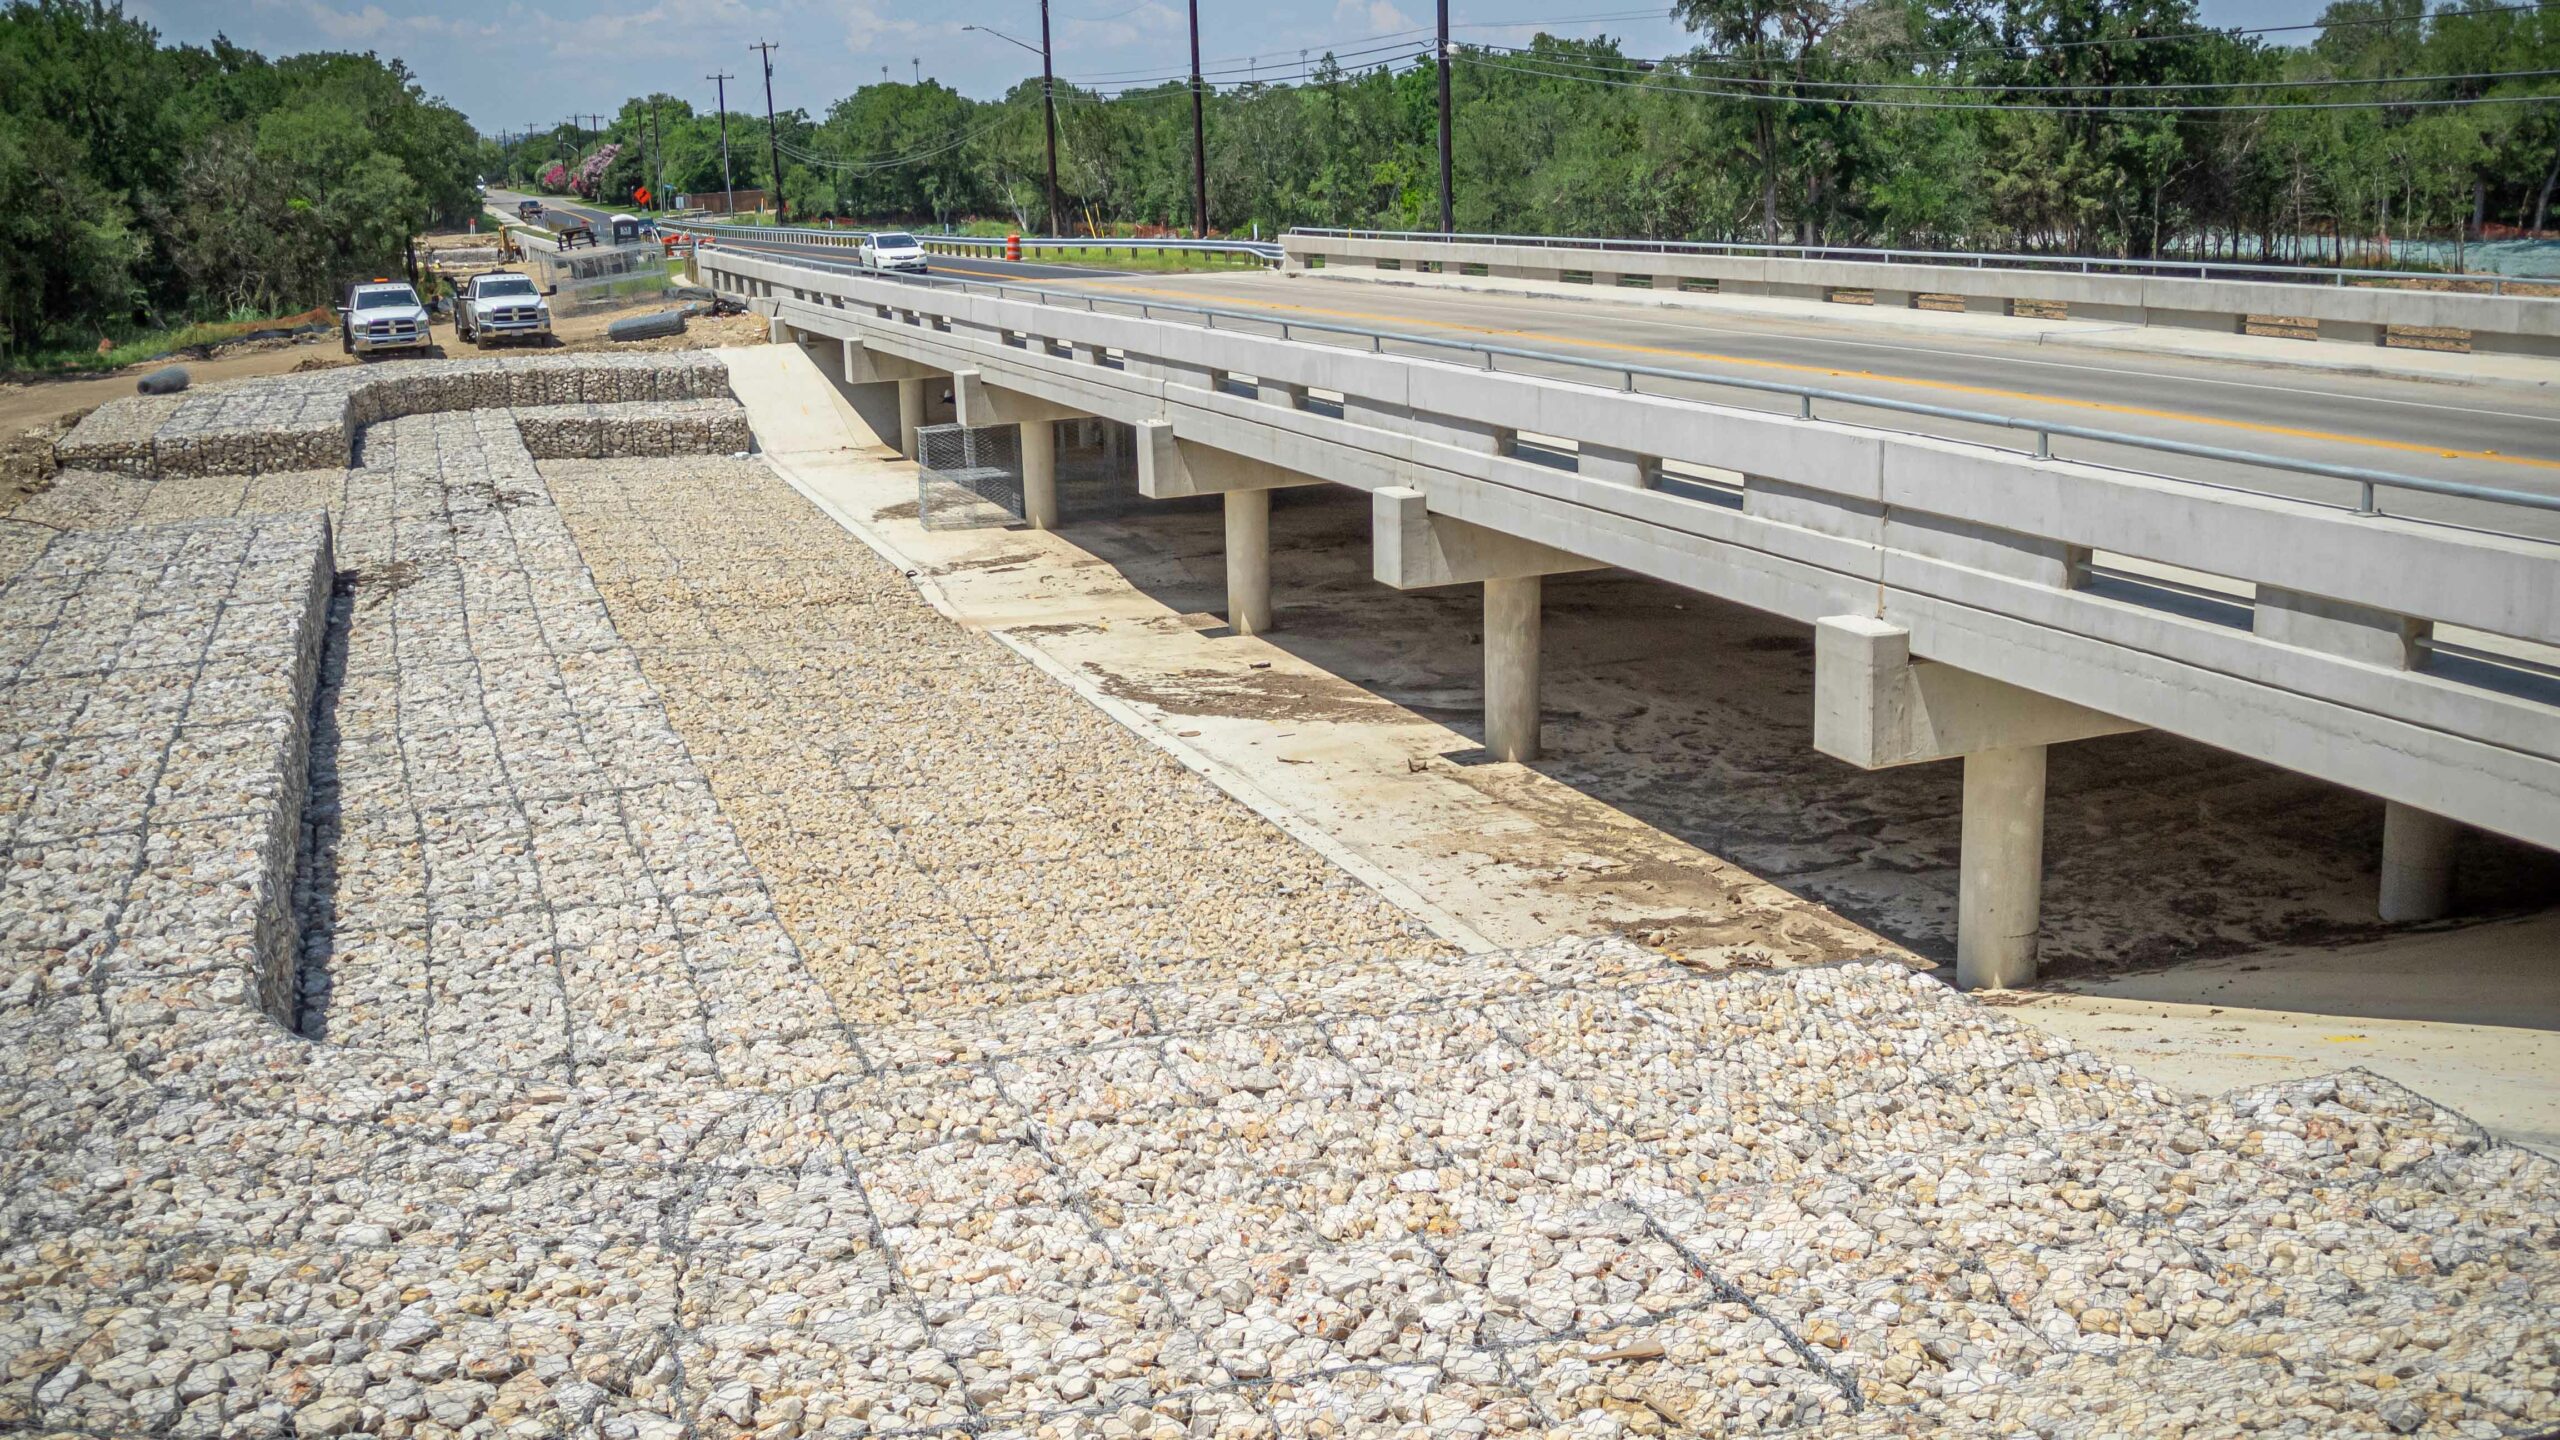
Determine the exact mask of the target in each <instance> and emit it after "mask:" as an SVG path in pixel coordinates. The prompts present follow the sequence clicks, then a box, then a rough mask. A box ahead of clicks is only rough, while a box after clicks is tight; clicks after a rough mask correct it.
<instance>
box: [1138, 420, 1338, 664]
mask: <svg viewBox="0 0 2560 1440" xmlns="http://www.w3.org/2000/svg"><path fill="white" fill-rule="evenodd" d="M1130 433H1131V437H1132V439H1133V440H1134V441H1135V443H1136V445H1137V449H1138V493H1139V494H1141V495H1144V496H1146V497H1147V498H1148V499H1150V500H1179V499H1183V498H1186V497H1189V496H1194V495H1218V496H1223V497H1224V503H1225V506H1226V520H1227V626H1228V628H1229V629H1231V630H1233V631H1235V633H1237V634H1238V635H1266V634H1269V633H1270V632H1271V629H1272V627H1273V624H1274V621H1273V618H1272V613H1271V492H1272V491H1274V490H1292V489H1295V488H1297V487H1299V486H1301V485H1320V484H1323V483H1324V482H1323V481H1320V480H1317V479H1315V478H1314V477H1312V476H1309V475H1304V474H1301V473H1299V472H1298V471H1295V470H1289V469H1284V468H1282V467H1281V466H1278V465H1274V464H1272V463H1271V462H1270V461H1268V460H1259V459H1255V458H1254V457H1252V456H1249V455H1238V454H1236V453H1234V452H1233V451H1229V450H1219V449H1215V448H1213V447H1211V446H1207V445H1197V444H1193V443H1191V442H1190V441H1186V440H1180V439H1176V438H1175V436H1174V433H1173V426H1172V424H1171V423H1170V422H1168V421H1163V420H1142V421H1140V422H1139V423H1138V424H1137V425H1135V426H1133V427H1131V431H1130Z"/></svg>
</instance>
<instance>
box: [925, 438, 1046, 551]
mask: <svg viewBox="0 0 2560 1440" xmlns="http://www.w3.org/2000/svg"><path fill="white" fill-rule="evenodd" d="M1021 434H1022V432H1021V430H1020V429H1019V428H1018V427H1016V426H1012V425H925V426H920V427H918V428H917V430H916V519H917V521H918V522H919V523H921V524H922V525H923V526H924V528H926V529H927V530H965V529H975V528H982V527H991V526H1002V525H1011V524H1014V523H1016V522H1018V521H1020V520H1021V519H1022V518H1023V512H1022V445H1021Z"/></svg>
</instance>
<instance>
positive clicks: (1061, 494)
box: [1057, 419, 1159, 520]
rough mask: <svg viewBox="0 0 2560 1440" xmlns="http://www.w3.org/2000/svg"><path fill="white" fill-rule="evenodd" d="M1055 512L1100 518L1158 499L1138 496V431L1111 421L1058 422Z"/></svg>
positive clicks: (1121, 513) (1075, 516) (1069, 516)
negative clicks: (1146, 499)
mask: <svg viewBox="0 0 2560 1440" xmlns="http://www.w3.org/2000/svg"><path fill="white" fill-rule="evenodd" d="M1057 436H1058V510H1059V513H1060V514H1062V515H1064V516H1066V517H1067V518H1068V519H1070V520H1099V519H1104V518H1108V517H1112V516H1118V515H1124V514H1127V513H1129V512H1131V511H1134V510H1139V509H1142V508H1146V507H1147V506H1149V505H1152V504H1155V503H1159V502H1150V501H1142V500H1141V499H1140V498H1139V496H1138V444H1137V432H1136V431H1135V430H1133V429H1132V428H1131V427H1129V426H1127V425H1123V424H1121V423H1120V422H1118V421H1116V420H1100V419H1086V420H1062V421H1060V422H1058V428H1057Z"/></svg>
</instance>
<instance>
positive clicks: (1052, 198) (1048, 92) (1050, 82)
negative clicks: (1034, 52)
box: [1040, 0, 1067, 235]
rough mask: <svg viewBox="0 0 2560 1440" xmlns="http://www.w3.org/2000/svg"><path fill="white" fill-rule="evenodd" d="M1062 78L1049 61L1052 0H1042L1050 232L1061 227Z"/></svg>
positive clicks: (1057, 232)
mask: <svg viewBox="0 0 2560 1440" xmlns="http://www.w3.org/2000/svg"><path fill="white" fill-rule="evenodd" d="M1057 91H1058V81H1057V77H1056V76H1055V75H1054V74H1052V73H1051V70H1050V64H1049V0H1040V110H1041V114H1042V115H1043V117H1044V118H1045V119H1046V120H1047V122H1048V126H1049V233H1050V234H1052V235H1064V234H1066V233H1067V232H1066V231H1064V230H1061V229H1059V228H1058V93H1057Z"/></svg>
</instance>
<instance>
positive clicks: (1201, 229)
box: [1191, 0, 1209, 240]
mask: <svg viewBox="0 0 2560 1440" xmlns="http://www.w3.org/2000/svg"><path fill="white" fill-rule="evenodd" d="M1204 103H1205V102H1204V101H1202V99H1201V97H1200V0H1191V227H1192V230H1193V231H1194V232H1195V233H1196V234H1198V236H1199V237H1200V238H1201V239H1203V240H1206V239H1208V238H1209V126H1208V122H1207V121H1206V120H1204V119H1203V118H1202V117H1201V108H1202V106H1203V104H1204Z"/></svg>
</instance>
